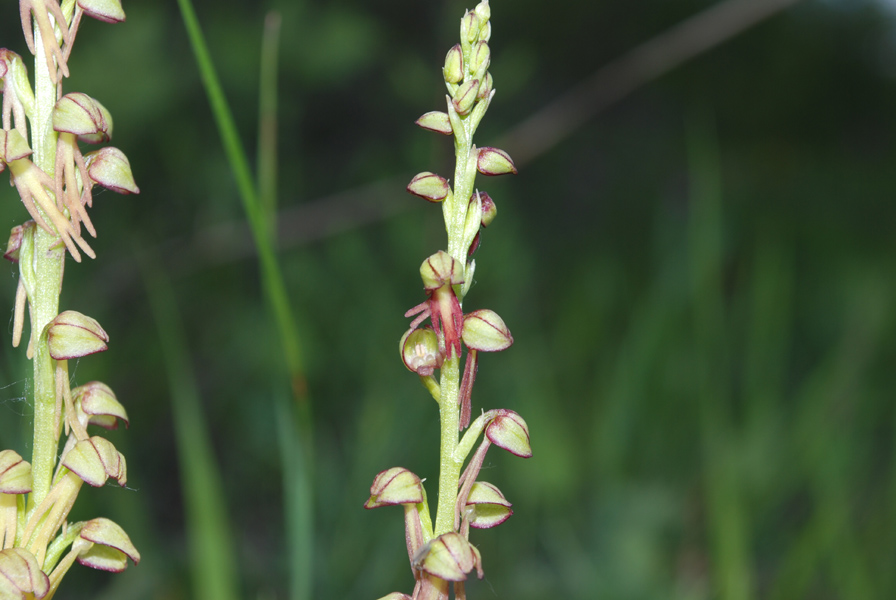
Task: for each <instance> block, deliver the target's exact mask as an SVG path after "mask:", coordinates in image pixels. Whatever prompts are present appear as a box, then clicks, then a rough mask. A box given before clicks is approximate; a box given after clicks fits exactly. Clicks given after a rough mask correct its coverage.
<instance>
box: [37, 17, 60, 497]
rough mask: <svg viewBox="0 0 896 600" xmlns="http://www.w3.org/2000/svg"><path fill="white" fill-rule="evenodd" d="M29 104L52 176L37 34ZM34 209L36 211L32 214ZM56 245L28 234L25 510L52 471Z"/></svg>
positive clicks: (49, 120)
mask: <svg viewBox="0 0 896 600" xmlns="http://www.w3.org/2000/svg"><path fill="white" fill-rule="evenodd" d="M34 47H35V50H36V51H37V52H36V53H35V56H34V79H35V103H34V114H33V116H32V118H31V137H32V150H34V154H33V156H32V160H33V161H34V164H35V165H37V166H38V167H39V168H41V169H43V170H44V172H46V173H47V175H50V176H51V177H52V176H53V173H54V164H55V161H56V133H55V132H54V131H53V107H54V106H55V105H56V100H57V98H56V84H55V83H54V82H53V81H52V79H50V73H49V72H48V71H47V67H46V64H47V63H46V58H45V55H44V46H43V44H42V43H41V39H40V31H39V30H38V29H37V28H36V27H35V29H34ZM38 210H39V209H38ZM58 246H59V240H58V238H57V237H56V236H55V235H52V234H49V233H47V232H46V231H44V230H43V229H42V228H40V227H36V228H35V232H34V274H35V279H34V291H33V297H32V298H31V331H32V333H33V336H32V337H33V341H34V453H33V455H32V459H31V473H32V493H31V494H30V495H29V498H28V503H29V508H30V509H33V508H34V507H36V506H39V505H40V503H41V502H42V501H43V499H44V498H45V497H46V495H47V493H48V492H49V491H50V483H51V479H52V477H53V470H54V469H55V467H56V454H57V451H58V442H57V440H56V432H55V420H56V382H55V372H54V369H53V361H52V360H51V359H50V354H49V349H48V348H47V341H46V339H42V336H41V335H40V334H41V332H42V331H43V330H44V328H45V327H46V326H47V324H48V323H49V322H50V321H51V320H53V318H55V317H56V315H57V314H59V292H60V290H61V289H62V269H63V265H64V263H65V249H64V248H60V247H58Z"/></svg>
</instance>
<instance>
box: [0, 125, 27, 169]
mask: <svg viewBox="0 0 896 600" xmlns="http://www.w3.org/2000/svg"><path fill="white" fill-rule="evenodd" d="M30 154H31V147H30V146H28V142H27V141H26V140H25V138H24V137H22V134H21V133H19V132H18V130H16V129H10V130H8V131H7V130H3V129H0V171H3V169H4V168H6V165H8V164H9V163H11V162H12V161H14V160H19V159H21V158H25V157H26V156H28V155H30Z"/></svg>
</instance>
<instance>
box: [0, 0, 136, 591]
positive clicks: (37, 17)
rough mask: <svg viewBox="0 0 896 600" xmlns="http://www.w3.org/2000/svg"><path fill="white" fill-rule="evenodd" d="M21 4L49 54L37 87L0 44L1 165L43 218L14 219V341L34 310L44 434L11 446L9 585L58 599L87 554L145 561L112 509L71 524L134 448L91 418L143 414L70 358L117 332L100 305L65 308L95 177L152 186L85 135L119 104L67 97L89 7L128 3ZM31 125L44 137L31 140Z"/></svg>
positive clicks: (0, 490)
mask: <svg viewBox="0 0 896 600" xmlns="http://www.w3.org/2000/svg"><path fill="white" fill-rule="evenodd" d="M19 15H20V18H21V22H22V29H23V32H24V36H25V42H26V45H27V46H28V49H29V50H30V51H31V53H32V54H34V55H35V61H34V69H35V72H34V80H35V84H34V88H32V87H31V82H30V80H29V77H28V72H27V69H26V67H25V63H24V62H23V60H22V58H21V57H20V56H19V55H18V54H16V53H15V52H12V51H10V50H7V49H5V48H0V91H2V94H3V103H2V112H0V117H2V119H0V120H2V129H0V172H2V171H6V170H7V169H8V170H9V176H10V182H11V183H12V185H13V186H14V187H15V189H16V191H17V192H18V195H19V198H20V200H21V202H22V205H23V206H24V208H25V211H27V213H28V215H30V217H31V220H28V221H25V222H24V223H23V224H21V225H17V226H15V227H13V228H12V231H11V232H10V237H9V242H8V244H7V249H6V252H5V253H4V258H6V259H8V260H10V261H12V262H13V263H15V264H17V266H18V271H19V279H18V287H17V290H16V301H15V312H14V318H13V332H12V344H13V346H14V347H17V346H18V345H19V343H20V341H21V338H22V334H23V330H24V323H25V314H26V312H27V314H28V315H29V320H30V323H31V333H30V337H29V342H28V346H27V350H26V355H27V357H28V358H29V359H32V361H33V363H32V364H33V369H34V385H33V386H32V389H33V390H34V400H33V406H34V438H33V443H32V446H31V447H32V460H31V461H30V462H28V461H26V460H24V459H23V458H22V456H21V455H19V454H18V453H16V452H15V451H13V450H2V451H0V542H2V546H0V548H2V549H0V597H2V598H11V599H23V600H25V599H29V598H38V599H40V598H51V597H53V596H54V594H55V593H56V592H57V590H58V588H59V585H60V583H61V581H62V578H63V576H64V575H65V574H66V573H67V572H68V570H69V568H70V567H71V566H72V565H73V564H74V563H75V562H76V561H77V562H79V563H81V564H82V565H86V566H89V567H92V568H94V569H100V570H105V571H121V570H123V569H124V568H125V567H126V566H127V564H128V561H131V562H133V563H137V562H139V561H140V553H139V552H138V551H137V549H136V548H135V547H134V545H133V544H132V543H131V540H130V539H129V538H128V536H127V534H126V533H125V532H124V531H123V530H122V529H121V527H119V526H118V525H116V524H115V523H113V522H112V521H110V520H108V519H105V518H102V517H99V518H94V519H91V520H88V521H82V522H69V515H70V511H71V509H72V507H73V506H74V503H75V500H76V499H77V496H78V494H79V492H80V490H81V488H82V487H83V484H85V483H87V484H88V485H89V486H93V487H101V486H104V485H105V484H106V483H107V482H108V480H109V479H113V480H115V481H116V482H117V483H118V484H119V485H121V486H124V485H125V484H126V482H127V466H126V461H125V458H124V456H123V455H122V454H121V453H120V452H119V451H118V450H117V449H116V448H115V446H114V445H113V444H112V443H111V442H110V441H108V440H107V439H105V438H103V437H101V436H99V435H93V432H92V431H89V429H93V428H95V427H101V428H104V429H114V428H116V427H117V426H118V422H119V421H123V422H124V423H125V425H127V424H128V423H129V421H128V415H127V412H126V410H125V408H124V406H123V405H122V404H121V403H120V402H119V401H118V399H117V397H116V396H115V394H114V393H113V392H112V390H111V389H110V388H109V386H107V385H106V384H104V383H101V382H98V381H92V382H89V383H86V384H84V385H81V386H77V387H75V388H74V389H72V388H71V377H70V374H69V369H68V361H69V360H72V359H80V358H84V357H89V356H91V355H93V354H96V353H99V352H103V351H105V350H106V349H107V345H108V343H109V335H108V334H107V333H106V331H105V330H104V329H103V328H102V327H101V326H100V324H99V323H98V322H97V321H96V320H95V319H93V318H91V317H88V316H87V315H84V314H82V313H80V312H77V311H73V310H63V311H61V312H60V311H59V296H60V291H61V286H62V273H63V267H64V264H65V258H66V254H68V255H71V257H72V258H74V260H75V261H77V262H80V261H81V255H82V254H86V255H87V256H89V257H91V258H94V257H95V253H94V251H93V249H92V248H91V247H90V246H89V245H88V243H87V242H86V241H85V239H84V237H82V232H83V231H87V233H89V234H90V235H91V236H93V237H96V235H97V231H96V228H95V227H94V224H93V222H92V221H91V219H90V216H89V215H88V213H87V208H90V207H92V206H93V194H92V189H93V186H94V185H101V186H103V187H105V188H107V189H110V190H113V191H115V192H118V193H121V194H137V193H139V191H140V190H139V188H138V187H137V185H136V183H135V181H134V177H133V174H132V173H131V167H130V163H129V162H128V159H127V157H126V156H125V155H124V153H123V152H122V151H121V150H119V149H117V148H114V147H112V146H105V145H104V146H102V147H100V148H99V149H98V150H95V151H93V152H89V153H87V154H84V153H82V151H81V146H80V145H81V144H105V143H107V142H108V141H109V140H110V139H111V137H112V116H111V114H110V112H109V111H108V110H107V109H106V107H105V106H103V105H102V104H101V103H100V102H99V101H97V100H96V99H94V98H92V97H90V96H88V95H87V94H83V93H80V92H73V93H68V94H65V95H62V87H63V81H64V79H65V78H66V77H68V76H69V74H70V71H69V66H68V59H69V57H70V55H71V52H72V48H73V45H74V42H75V37H76V35H77V32H78V29H79V26H80V23H81V19H82V18H83V17H84V15H87V16H90V17H93V18H95V19H98V20H100V21H103V22H105V23H117V22H120V21H123V20H124V18H125V15H124V11H123V10H122V8H121V4H120V1H119V0H62V2H61V3H60V2H59V1H58V0H20V2H19ZM0 18H5V17H0ZM29 131H30V132H41V133H42V135H40V136H32V137H31V140H30V141H29V136H28V134H29ZM26 308H27V310H26ZM63 434H64V435H65V436H66V439H65V443H64V444H62V450H61V452H60V441H62V440H61V438H62V437H63ZM26 496H27V499H26Z"/></svg>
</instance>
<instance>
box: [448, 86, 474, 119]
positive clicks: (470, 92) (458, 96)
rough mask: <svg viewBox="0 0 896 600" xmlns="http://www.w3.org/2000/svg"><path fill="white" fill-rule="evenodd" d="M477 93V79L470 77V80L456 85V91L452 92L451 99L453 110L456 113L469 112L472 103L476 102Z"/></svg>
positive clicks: (463, 113)
mask: <svg viewBox="0 0 896 600" xmlns="http://www.w3.org/2000/svg"><path fill="white" fill-rule="evenodd" d="M478 93H479V80H478V79H471V80H470V81H468V82H466V83H464V84H463V85H461V86H460V87H458V88H457V91H456V92H454V96H453V97H452V99H451V103H452V104H453V105H454V110H456V111H457V114H459V115H465V114H467V113H468V112H470V110H471V109H472V108H473V104H474V103H475V102H476V96H477V94H478Z"/></svg>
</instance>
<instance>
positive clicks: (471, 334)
mask: <svg viewBox="0 0 896 600" xmlns="http://www.w3.org/2000/svg"><path fill="white" fill-rule="evenodd" d="M461 338H462V339H463V341H464V344H466V346H467V348H470V349H471V350H479V351H481V352H500V351H501V350H506V349H507V348H510V346H511V345H512V344H513V336H512V335H510V330H509V329H507V325H505V324H504V321H503V320H502V319H501V317H499V316H498V314H497V313H495V312H494V311H491V310H488V309H484V308H483V309H479V310H474V311H473V312H471V313H469V314H467V315H465V316H464V328H463V331H462V333H461Z"/></svg>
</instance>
